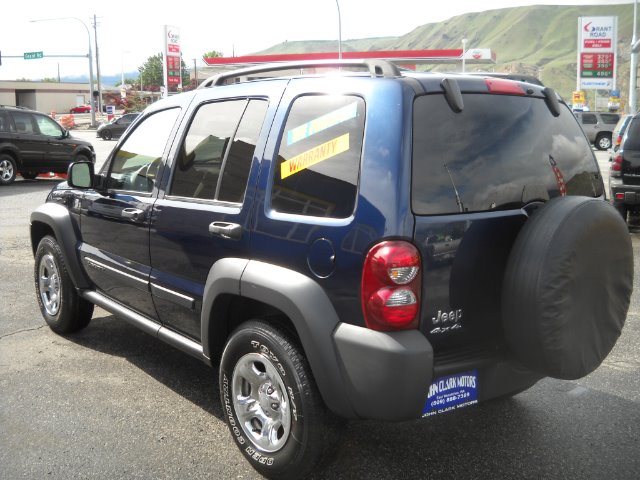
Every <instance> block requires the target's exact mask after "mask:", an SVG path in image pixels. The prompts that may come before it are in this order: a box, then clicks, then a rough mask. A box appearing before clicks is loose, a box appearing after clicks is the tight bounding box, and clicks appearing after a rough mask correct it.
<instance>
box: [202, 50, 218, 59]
mask: <svg viewBox="0 0 640 480" xmlns="http://www.w3.org/2000/svg"><path fill="white" fill-rule="evenodd" d="M202 57H203V58H218V57H222V52H218V51H217V50H211V51H210V52H206V53H204V54H203V55H202Z"/></svg>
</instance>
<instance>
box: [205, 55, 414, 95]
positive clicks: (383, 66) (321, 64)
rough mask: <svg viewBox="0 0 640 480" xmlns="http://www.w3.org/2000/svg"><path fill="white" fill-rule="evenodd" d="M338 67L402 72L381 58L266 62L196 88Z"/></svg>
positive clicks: (382, 73) (391, 74) (379, 73)
mask: <svg viewBox="0 0 640 480" xmlns="http://www.w3.org/2000/svg"><path fill="white" fill-rule="evenodd" d="M332 67H333V68H340V67H366V68H367V69H368V70H369V74H370V75H371V76H372V77H383V78H397V77H401V76H402V73H401V72H400V70H399V69H398V67H396V65H394V64H393V63H391V62H389V61H387V60H382V59H363V60H307V61H300V62H283V63H268V64H264V65H256V66H253V67H247V68H241V69H239V70H233V71H231V72H226V73H220V74H218V75H213V76H211V77H209V78H207V79H206V80H205V81H204V82H202V83H201V84H200V85H199V86H198V88H208V87H219V86H221V85H225V82H226V81H227V80H229V79H232V78H239V77H242V76H245V75H251V74H254V73H267V72H277V71H282V70H292V69H296V68H300V69H302V68H332Z"/></svg>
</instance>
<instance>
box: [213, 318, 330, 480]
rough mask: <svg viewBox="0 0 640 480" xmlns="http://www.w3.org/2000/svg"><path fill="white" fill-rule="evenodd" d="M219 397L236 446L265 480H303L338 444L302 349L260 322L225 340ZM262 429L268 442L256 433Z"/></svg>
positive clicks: (237, 331) (242, 328)
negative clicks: (266, 434)
mask: <svg viewBox="0 0 640 480" xmlns="http://www.w3.org/2000/svg"><path fill="white" fill-rule="evenodd" d="M220 399H221V402H222V408H223V410H224V416H225V420H226V422H227V426H228V427H229V430H230V431H231V435H232V436H233V438H234V440H235V442H236V443H237V445H238V448H240V451H241V452H242V454H243V455H244V456H245V457H246V459H247V460H248V461H249V463H250V464H251V466H252V467H253V468H255V469H256V470H257V471H258V472H260V473H261V474H262V475H264V476H265V477H267V478H277V479H283V480H285V479H299V478H304V477H305V476H306V475H308V474H309V473H311V472H312V471H313V470H314V469H315V468H317V467H318V466H319V464H320V463H321V461H322V460H323V459H324V458H325V457H326V456H328V454H329V453H331V452H332V450H333V449H334V448H335V445H336V444H337V440H338V437H339V432H340V422H339V421H338V420H337V418H336V417H335V416H334V415H333V414H332V413H331V412H329V410H328V409H327V408H326V406H325V405H324V403H323V401H322V398H321V396H320V393H319V391H318V389H317V387H316V385H315V382H314V380H313V376H312V374H311V370H310V368H309V364H308V363H307V360H306V358H305V357H304V355H303V353H302V351H301V349H299V347H297V346H296V344H295V343H294V342H293V341H292V340H291V339H290V338H289V337H288V336H287V335H286V334H285V333H283V332H282V331H280V330H279V329H277V328H274V327H273V326H271V325H270V324H268V323H266V322H264V321H260V320H252V321H249V322H246V323H244V324H242V325H241V326H240V327H239V328H238V329H237V330H236V331H235V332H234V333H233V334H232V335H231V337H230V338H229V340H228V342H227V344H226V346H225V349H224V352H223V354H222V360H221V362H220ZM243 406H244V407H245V408H244V409H243V408H242V407H243ZM249 406H252V407H253V408H251V409H250V408H249ZM265 429H267V430H268V431H271V435H269V437H268V438H265V437H261V436H260V434H259V433H258V432H260V431H263V430H265Z"/></svg>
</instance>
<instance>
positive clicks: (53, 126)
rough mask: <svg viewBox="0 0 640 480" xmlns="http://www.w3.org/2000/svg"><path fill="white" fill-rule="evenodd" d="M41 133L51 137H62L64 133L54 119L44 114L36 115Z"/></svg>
mask: <svg viewBox="0 0 640 480" xmlns="http://www.w3.org/2000/svg"><path fill="white" fill-rule="evenodd" d="M34 118H35V119H36V123H37V124H38V128H39V129H40V133H41V134H43V135H47V136H49V137H60V136H61V135H62V128H60V125H58V124H57V123H56V122H55V121H54V120H51V119H50V118H49V117H45V116H44V115H34Z"/></svg>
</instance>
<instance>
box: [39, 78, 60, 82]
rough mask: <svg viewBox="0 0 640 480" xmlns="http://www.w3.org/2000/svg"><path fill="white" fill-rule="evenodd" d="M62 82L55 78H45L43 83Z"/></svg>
mask: <svg viewBox="0 0 640 480" xmlns="http://www.w3.org/2000/svg"><path fill="white" fill-rule="evenodd" d="M59 81H60V80H58V79H57V78H53V77H45V78H43V79H42V83H58V82H59Z"/></svg>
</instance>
